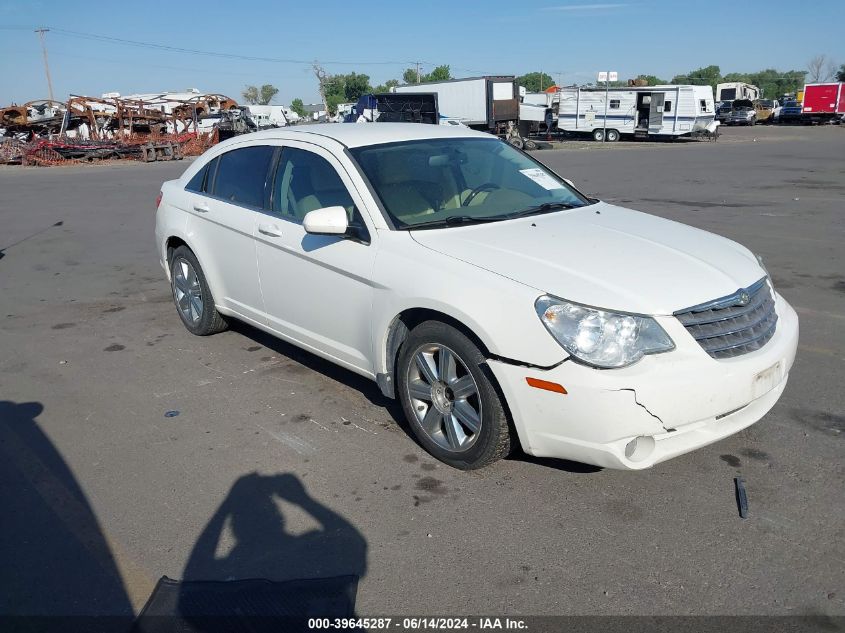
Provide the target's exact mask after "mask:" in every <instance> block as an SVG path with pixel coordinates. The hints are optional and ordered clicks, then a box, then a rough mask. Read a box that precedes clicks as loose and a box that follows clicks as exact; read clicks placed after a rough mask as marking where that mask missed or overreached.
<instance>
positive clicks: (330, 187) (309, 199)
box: [272, 147, 355, 223]
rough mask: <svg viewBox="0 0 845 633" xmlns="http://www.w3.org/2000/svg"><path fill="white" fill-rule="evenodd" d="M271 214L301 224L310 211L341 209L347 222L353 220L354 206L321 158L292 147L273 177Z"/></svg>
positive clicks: (280, 161) (327, 163)
mask: <svg viewBox="0 0 845 633" xmlns="http://www.w3.org/2000/svg"><path fill="white" fill-rule="evenodd" d="M272 200H273V205H272V209H273V213H276V214H278V215H280V216H282V217H283V218H286V219H288V220H292V221H294V222H300V223H301V222H302V220H303V218H305V214H306V213H308V212H309V211H314V210H316V209H322V208H324V207H335V206H338V207H343V208H344V209H346V213H347V216H348V218H349V221H350V222H352V221H353V219H354V209H355V203H354V202H353V201H352V196H350V195H349V190H348V189H347V188H346V185H344V184H343V181H342V180H341V179H340V175H338V173H337V171H336V170H335V168H334V167H332V166H331V164H330V163H329V161H327V160H326V159H325V158H323V157H322V156H320V155H318V154H315V153H314V152H309V151H307V150H303V149H297V148H295V147H286V148H285V149H283V150H282V156H281V158H280V159H279V163H278V166H277V167H276V174H275V177H274V178H273V197H272Z"/></svg>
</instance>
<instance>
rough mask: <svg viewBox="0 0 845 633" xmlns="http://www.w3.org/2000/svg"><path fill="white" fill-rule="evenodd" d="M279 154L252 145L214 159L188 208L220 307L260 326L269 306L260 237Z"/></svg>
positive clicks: (193, 237) (193, 240)
mask: <svg viewBox="0 0 845 633" xmlns="http://www.w3.org/2000/svg"><path fill="white" fill-rule="evenodd" d="M274 152H275V148H273V147H271V146H268V145H246V146H242V147H238V148H235V149H232V150H230V151H228V152H225V153H223V154H221V155H220V156H218V157H217V158H215V159H213V160H212V161H211V162H210V163H209V166H208V172H207V173H206V175H205V177H204V183H203V187H202V189H203V190H202V191H201V192H194V193H193V196H192V200H191V206H190V208H189V209H188V211H189V213H191V217H190V219H189V221H188V227H187V228H188V235H189V239H190V242H191V245H192V246H193V248H194V250H195V251H196V255H197V258H198V259H199V261H200V265H201V266H202V267H203V270H204V271H205V273H206V277H207V278H208V279H209V282H210V285H211V290H212V292H213V293H214V299H215V302H216V303H217V305H222V306H224V307H226V308H228V309H229V310H232V311H233V312H235V313H237V314H238V315H240V316H242V317H245V318H247V319H251V320H255V321H259V322H260V321H263V318H262V314H263V310H264V305H263V301H262V298H261V288H260V286H259V281H258V263H257V255H256V246H255V239H254V232H255V226H256V222H257V220H258V218H259V216H260V215H261V213H260V212H261V210H262V208H263V206H264V204H265V198H266V197H267V193H268V191H267V186H266V182H267V175H268V173H269V168H270V164H271V162H272V158H273V155H274Z"/></svg>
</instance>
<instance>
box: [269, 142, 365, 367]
mask: <svg viewBox="0 0 845 633" xmlns="http://www.w3.org/2000/svg"><path fill="white" fill-rule="evenodd" d="M284 143H285V145H284V147H283V148H282V150H281V154H280V155H279V157H278V161H277V163H276V166H275V169H274V173H273V175H272V177H271V183H272V184H271V191H272V192H271V196H270V197H271V204H270V214H269V215H265V216H264V217H263V218H262V219H261V221H260V222H259V224H258V225H257V233H256V243H257V248H258V270H259V276H260V279H261V290H262V294H263V296H264V305H265V308H266V312H267V322H268V325H269V326H270V327H271V328H272V329H273V330H275V331H276V332H278V333H279V334H281V335H282V336H283V337H285V338H287V339H289V340H291V341H294V342H296V343H298V344H299V345H301V346H303V347H306V348H309V349H311V350H313V351H316V352H318V353H321V354H322V355H323V356H327V357H330V358H332V359H333V360H334V361H335V362H338V363H339V364H341V365H344V366H346V367H349V368H350V369H356V370H358V371H359V372H360V373H365V374H368V375H372V374H373V373H374V369H373V367H374V366H373V362H372V358H373V350H372V334H371V332H372V327H371V323H372V303H373V283H372V272H373V263H374V260H375V250H376V247H375V243H373V238H375V236H376V231H375V230H374V228H373V226H372V224H371V223H370V220H369V218H366V220H365V218H364V216H366V212H364V213H363V214H362V212H361V211H359V210H361V209H364V208H365V207H364V203H363V200H362V199H361V197H360V195H359V193H358V192H357V190H356V189H355V186H354V184H353V182H352V179H351V178H350V177H349V175H348V173H347V172H346V170H345V168H344V167H343V165H342V164H341V163H340V162H339V161H338V160H337V158H335V157H334V156H333V155H332V153H331V152H329V151H328V150H326V149H324V148H322V147H319V146H316V145H313V144H311V143H305V142H301V141H285V142H284ZM329 206H342V207H344V208H345V209H346V210H347V217H348V221H349V222H350V223H351V224H352V225H355V226H356V227H357V229H356V231H357V234H356V236H354V237H343V236H337V235H311V234H309V233H306V231H305V228H304V227H303V225H302V221H303V218H304V217H305V214H306V213H308V212H309V211H314V210H315V209H319V208H323V207H329Z"/></svg>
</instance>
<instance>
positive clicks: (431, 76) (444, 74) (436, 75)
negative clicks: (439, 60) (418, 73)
mask: <svg viewBox="0 0 845 633" xmlns="http://www.w3.org/2000/svg"><path fill="white" fill-rule="evenodd" d="M451 78H452V73H451V72H450V70H449V66H448V65H443V66H437V67H436V68H435V69H434V70H432V71H431V72H430V73H428V74H427V75H426V76H425V78H424V79H423V83H429V82H432V81H448V80H449V79H451Z"/></svg>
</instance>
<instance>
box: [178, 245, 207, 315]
mask: <svg viewBox="0 0 845 633" xmlns="http://www.w3.org/2000/svg"><path fill="white" fill-rule="evenodd" d="M172 274H173V296H174V298H175V299H176V306H177V307H178V308H179V312H181V313H182V318H183V319H185V321H186V322H187V323H191V324H196V323H199V321H200V319H201V318H202V309H203V301H202V286H201V285H200V281H199V277H197V271H196V270H194V267H193V266H191V263H190V262H189V261H188V260H186V259H183V258H181V257H180V258H178V259H176V260H174V262H173V271H172Z"/></svg>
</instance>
